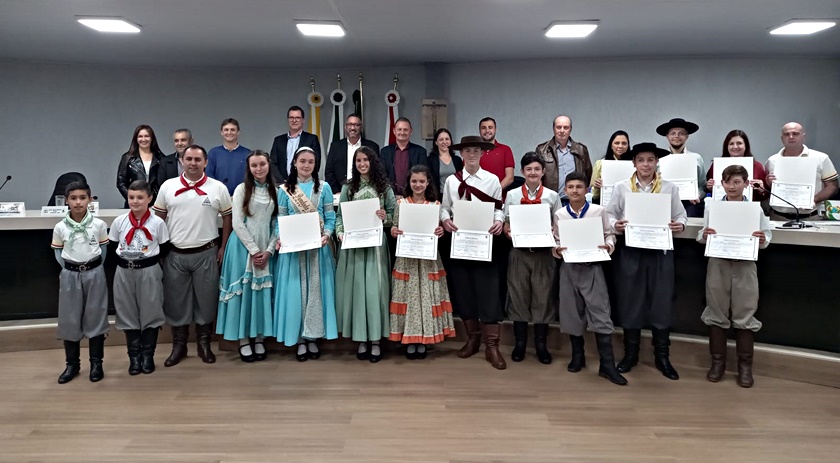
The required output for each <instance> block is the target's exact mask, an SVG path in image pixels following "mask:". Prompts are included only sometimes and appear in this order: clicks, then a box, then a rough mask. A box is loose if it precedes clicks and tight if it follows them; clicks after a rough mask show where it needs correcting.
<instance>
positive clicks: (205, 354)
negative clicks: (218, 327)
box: [195, 323, 216, 363]
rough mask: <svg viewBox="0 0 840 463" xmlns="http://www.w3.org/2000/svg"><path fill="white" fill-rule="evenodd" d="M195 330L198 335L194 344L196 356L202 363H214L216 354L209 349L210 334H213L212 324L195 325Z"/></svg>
mask: <svg viewBox="0 0 840 463" xmlns="http://www.w3.org/2000/svg"><path fill="white" fill-rule="evenodd" d="M195 331H196V333H197V335H198V339H197V340H196V344H197V346H198V349H197V351H198V357H199V358H200V359H201V361H202V362H204V363H216V354H214V353H213V351H212V350H211V349H210V342H211V341H212V338H211V336H212V335H213V324H212V323H208V324H206V325H196V326H195Z"/></svg>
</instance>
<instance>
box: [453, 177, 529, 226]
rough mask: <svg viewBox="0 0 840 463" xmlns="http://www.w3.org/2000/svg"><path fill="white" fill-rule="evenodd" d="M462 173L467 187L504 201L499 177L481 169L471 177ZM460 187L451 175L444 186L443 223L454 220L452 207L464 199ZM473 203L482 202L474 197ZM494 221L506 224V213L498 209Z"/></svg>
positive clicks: (494, 214)
mask: <svg viewBox="0 0 840 463" xmlns="http://www.w3.org/2000/svg"><path fill="white" fill-rule="evenodd" d="M462 172H463V173H464V181H465V182H467V185H470V186H473V187H475V188H478V189H479V190H481V191H483V192H484V194H486V195H487V196H490V197H491V198H494V199H497V200H499V201H501V200H502V185H501V183H499V178H498V177H496V176H495V175H493V174H491V173H490V172H487V171H486V170H484V169H482V168H480V167H479V169H478V171H476V173H474V174H472V175H470V174H469V172H467V170H466V169H464V170H463V171H462ZM460 185H461V182H460V181H459V180H458V179H457V178H455V176H454V175H451V176H449V178H448V179H446V184H445V185H444V186H443V200H442V201H441V204H440V220H441V222H443V221H444V220H448V219H452V205H453V204H455V201H458V200H460V199H463V198H461V195H459V194H458V186H460ZM543 194H545V193H543ZM471 201H481V200H480V199H478V198H476V197H475V195H473V197H472V199H471ZM493 220H497V221H499V222H504V220H505V213H504V212H503V210H502V209H496V210H495V211H494V212H493Z"/></svg>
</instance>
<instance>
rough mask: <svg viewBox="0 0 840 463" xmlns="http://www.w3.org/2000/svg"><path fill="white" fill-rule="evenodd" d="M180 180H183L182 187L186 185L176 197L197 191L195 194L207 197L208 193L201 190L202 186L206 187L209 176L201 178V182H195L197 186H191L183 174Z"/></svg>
mask: <svg viewBox="0 0 840 463" xmlns="http://www.w3.org/2000/svg"><path fill="white" fill-rule="evenodd" d="M180 178H181V185H184V188H181V189H180V190H178V191H176V192H175V196H178V195H179V194H181V193H186V192H187V191H190V190H195V192H196V193H198V195H199V196H207V193H205V192H203V191H201V189H200V188H199V187H200V186H201V185H204V184H205V183H207V176H206V175H205V176H203V177H201V180H199V181H197V182H195V185H193V186H190V184H189V183H187V179H186V178H184V174H181V177H180Z"/></svg>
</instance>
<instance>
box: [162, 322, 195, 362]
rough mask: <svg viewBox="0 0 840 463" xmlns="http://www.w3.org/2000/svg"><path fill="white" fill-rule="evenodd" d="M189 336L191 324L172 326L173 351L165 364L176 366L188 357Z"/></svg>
mask: <svg viewBox="0 0 840 463" xmlns="http://www.w3.org/2000/svg"><path fill="white" fill-rule="evenodd" d="M189 337H190V326H189V325H184V326H173V327H172V353H171V354H169V357H168V358H167V359H166V360H164V362H163V366H165V367H172V366H175V365H177V364H178V363H180V362H181V360H184V359H185V358H186V357H187V339H188V338H189Z"/></svg>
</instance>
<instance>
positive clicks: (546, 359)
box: [534, 323, 551, 365]
mask: <svg viewBox="0 0 840 463" xmlns="http://www.w3.org/2000/svg"><path fill="white" fill-rule="evenodd" d="M547 344H548V324H547V323H535V324H534V348H535V349H536V351H537V360H539V361H540V363H542V364H543V365H550V364H551V353H550V352H549V351H548V345H547Z"/></svg>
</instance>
